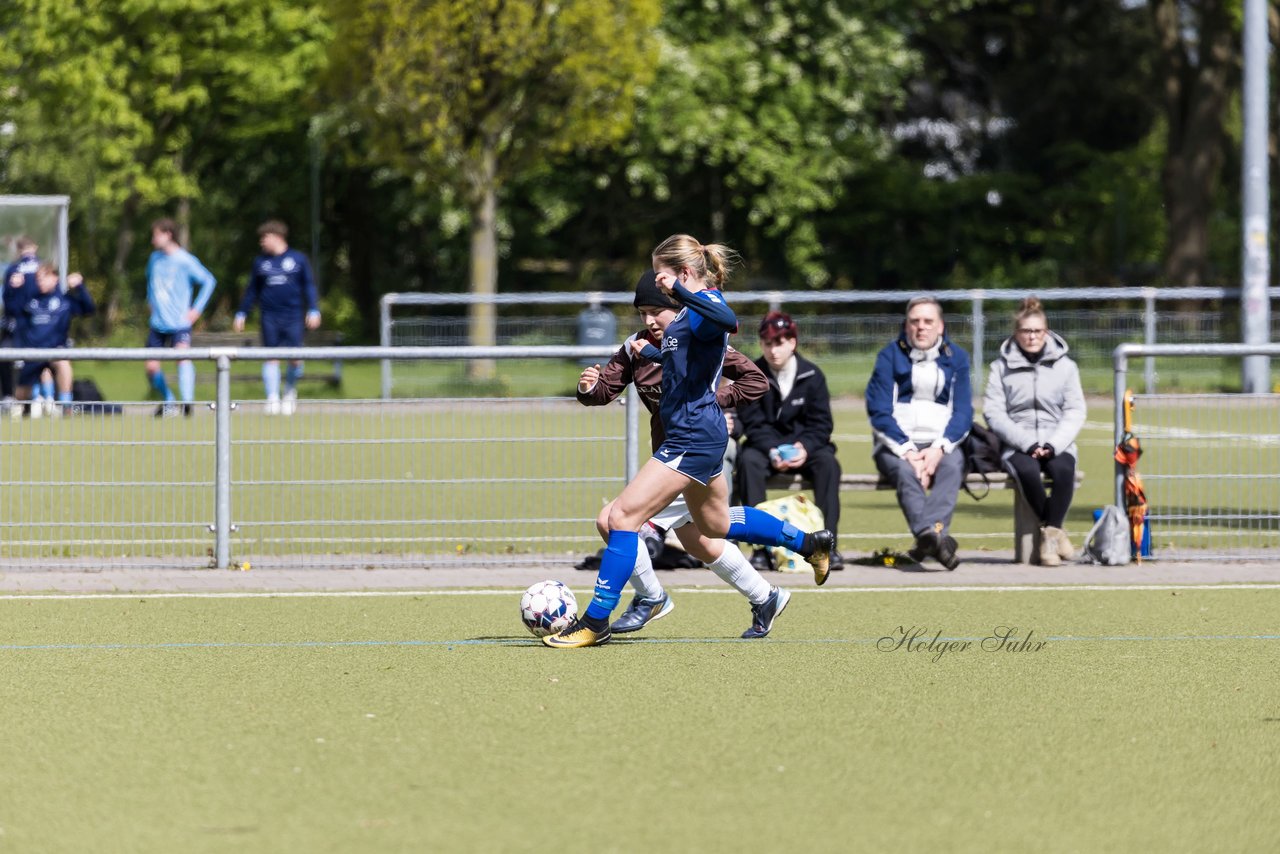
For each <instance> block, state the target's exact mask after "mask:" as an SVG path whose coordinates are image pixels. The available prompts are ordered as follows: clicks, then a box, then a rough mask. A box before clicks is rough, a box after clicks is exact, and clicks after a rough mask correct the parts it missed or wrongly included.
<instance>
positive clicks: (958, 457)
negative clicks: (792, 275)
mask: <svg viewBox="0 0 1280 854" xmlns="http://www.w3.org/2000/svg"><path fill="white" fill-rule="evenodd" d="M945 333H946V329H945V326H944V323H943V319H942V304H941V303H939V302H938V300H937V299H935V298H934V297H930V296H922V297H916V298H915V299H913V300H911V301H910V302H908V303H907V318H906V322H905V323H904V324H903V329H902V332H900V333H899V334H898V338H897V340H895V341H893V342H892V343H891V344H889V345H887V346H886V347H885V348H884V349H883V350H881V351H880V353H879V355H877V356H876V365H875V368H874V369H873V371H872V373H871V381H870V382H869V383H868V384H867V415H868V416H870V419H871V432H872V435H873V437H874V440H875V444H874V445H873V448H872V457H873V459H874V460H875V463H876V468H877V469H878V470H879V471H880V474H881V475H882V476H883V477H884V478H885V480H887V481H889V483H891V484H893V487H894V489H895V490H896V491H897V494H898V506H899V507H901V508H902V513H903V515H904V516H906V519H907V524H908V525H909V526H910V528H911V533H912V534H913V535H914V536H915V538H916V541H915V546H914V547H913V548H912V549H911V552H910V556H911V558H912V559H913V560H915V561H917V562H923V561H924V560H925V559H926V558H934V559H935V560H937V561H938V563H940V564H942V565H943V566H944V567H945V568H946V569H955V568H956V566H958V565H959V563H960V558H959V557H958V556H957V554H956V548H957V544H956V541H955V538H953V537H952V536H951V533H950V528H951V515H952V513H954V512H955V508H956V499H957V497H958V496H959V494H960V486H961V484H962V483H963V481H964V451H963V449H962V447H961V444H962V443H963V442H964V438H965V436H967V435H969V428H970V426H971V425H972V424H973V400H972V390H971V384H970V380H969V354H968V353H966V352H965V351H964V350H963V349H961V348H960V347H958V346H957V345H956V344H954V343H952V342H951V340H950V339H948V338H947V336H946V334H945Z"/></svg>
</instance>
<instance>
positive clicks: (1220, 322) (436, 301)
mask: <svg viewBox="0 0 1280 854" xmlns="http://www.w3.org/2000/svg"><path fill="white" fill-rule="evenodd" d="M1269 294H1270V297H1271V299H1277V298H1280V288H1271V289H1270V291H1269ZM915 295H916V294H915V293H913V292H903V291H781V290H767V291H732V292H731V293H730V294H729V296H730V300H731V302H732V304H733V305H734V306H735V308H736V309H737V310H738V314H739V317H740V318H742V330H743V331H742V333H740V334H739V335H738V336H736V337H735V338H734V339H733V345H734V346H735V347H737V348H738V349H740V350H742V351H743V352H745V353H747V354H748V355H750V356H752V357H755V356H757V355H759V352H758V345H757V342H756V337H755V335H754V334H753V333H754V326H753V323H754V321H755V320H756V319H758V318H757V316H758V315H763V313H764V312H765V311H767V310H769V309H775V308H781V309H784V310H786V311H788V312H790V313H791V314H792V315H794V316H795V317H796V319H797V321H798V322H799V323H800V328H801V337H802V347H803V349H804V350H805V352H806V354H807V355H809V356H810V357H812V358H814V360H815V361H816V362H817V363H818V364H819V365H820V366H821V367H822V369H823V371H824V372H825V373H826V374H827V375H828V379H829V380H830V382H831V385H832V387H833V392H834V393H837V394H839V393H852V394H861V393H862V390H863V389H864V388H865V383H866V378H867V377H869V376H870V373H871V366H872V363H873V361H874V358H875V353H876V352H877V351H878V350H879V349H880V348H881V347H882V346H884V344H885V343H887V342H888V340H890V339H891V338H892V337H893V335H894V334H896V330H897V329H898V328H899V327H900V326H901V323H902V317H901V314H900V313H879V312H878V313H875V314H868V313H866V312H854V313H842V312H841V311H840V310H839V309H841V308H842V307H847V308H857V307H865V306H880V307H883V306H885V305H902V304H905V302H906V301H907V300H908V299H909V298H910V297H912V296H915ZM1030 295H1035V296H1037V297H1039V299H1040V300H1041V301H1042V302H1043V303H1044V304H1045V307H1046V312H1047V313H1048V317H1049V325H1050V327H1051V328H1053V329H1054V330H1055V331H1057V332H1059V333H1061V334H1063V336H1064V337H1065V338H1066V339H1067V342H1068V344H1069V345H1070V346H1071V347H1072V349H1073V355H1074V356H1075V358H1076V362H1077V363H1078V364H1079V365H1080V366H1081V373H1082V378H1083V380H1084V383H1085V389H1086V391H1089V392H1093V393H1098V394H1106V393H1108V392H1109V390H1110V387H1111V382H1110V380H1111V352H1112V350H1113V349H1114V348H1115V347H1116V346H1117V345H1118V344H1122V343H1125V342H1134V341H1141V342H1143V343H1145V344H1147V345H1154V344H1157V343H1159V342H1161V341H1165V342H1177V343H1182V344H1210V343H1218V342H1221V341H1223V340H1226V339H1227V337H1228V336H1229V335H1231V334H1234V330H1235V328H1236V327H1235V324H1236V323H1237V322H1238V316H1239V311H1238V309H1236V308H1228V307H1227V306H1226V305H1222V303H1223V302H1224V301H1226V302H1230V301H1238V300H1239V297H1240V290H1239V289H1238V288H1205V287H1200V288H1139V287H1089V288H1043V289H1036V288H1017V289H1013V288H1011V289H998V290H993V289H970V290H957V291H939V292H936V293H935V296H937V297H938V299H939V300H940V301H941V302H943V303H944V304H945V305H946V306H947V325H948V333H949V335H950V337H951V338H952V340H954V341H956V342H958V343H959V344H960V345H961V346H963V347H965V348H966V349H968V350H969V352H970V356H971V357H972V360H973V366H974V371H973V380H974V388H975V389H977V390H978V391H979V393H980V392H981V389H982V386H983V385H984V383H985V381H986V365H987V363H989V362H990V361H991V360H992V359H993V358H994V357H995V355H996V349H997V348H998V347H999V345H1000V343H1001V342H1002V341H1003V340H1004V339H1005V338H1007V337H1008V336H1009V333H1010V329H1009V321H1010V317H1011V313H1012V310H1013V308H1014V307H1015V304H1016V302H1017V301H1018V300H1021V299H1023V298H1024V297H1026V296H1030ZM632 298H633V295H632V293H631V292H630V291H629V290H627V291H621V292H591V293H572V292H556V293H533V294H494V295H491V296H479V295H475V294H456V293H455V294H444V293H393V294H386V295H384V296H383V297H382V299H381V301H380V305H379V317H380V336H381V337H380V339H379V340H380V343H381V344H383V345H384V346H399V345H410V346H415V345H416V346H422V345H430V346H438V345H444V344H449V345H458V344H465V343H467V341H466V335H467V326H466V323H463V322H459V317H458V316H457V314H456V313H457V311H458V310H459V309H461V308H463V307H466V306H471V305H477V304H491V305H494V306H497V307H498V309H499V316H498V319H497V324H498V335H497V340H498V343H499V344H520V343H529V344H533V343H538V344H553V343H569V342H572V341H574V340H576V334H577V324H576V320H575V314H576V312H577V311H578V310H579V309H581V308H582V307H584V306H585V305H586V304H588V303H590V302H599V303H601V304H602V305H609V306H625V307H627V308H628V309H629V308H630V306H631V301H632ZM1192 302H1199V303H1201V304H1202V306H1214V304H1215V303H1216V304H1218V305H1216V306H1214V307H1213V308H1212V309H1211V310H1206V308H1205V307H1199V308H1197V309H1195V310H1186V306H1187V304H1188V303H1192ZM400 308H404V309H407V310H409V311H416V312H419V313H418V314H416V315H408V316H406V315H405V314H403V313H400V314H397V309H400ZM966 308H967V310H964V309H966ZM957 309H959V310H957ZM433 310H439V313H437V312H433ZM557 310H559V311H557ZM879 311H880V312H882V311H883V308H881V309H880V310H879ZM421 312H426V314H422V313H421ZM444 312H448V314H446V313H444ZM535 312H536V313H535ZM1272 326H1273V332H1272V334H1273V336H1274V337H1275V338H1277V339H1280V312H1274V313H1273V314H1272ZM637 327H638V324H637ZM627 330H628V327H627V325H626V324H623V325H621V326H620V327H619V333H620V334H619V336H618V337H619V340H621V338H623V337H625V335H626V331H627ZM1143 367H1144V370H1143V388H1144V390H1145V392H1146V393H1148V394H1154V393H1155V391H1156V389H1157V388H1158V387H1159V386H1160V384H1161V378H1160V377H1159V376H1158V373H1157V371H1156V362H1155V359H1154V358H1152V359H1146V360H1145V362H1144V366H1143ZM1220 368H1221V366H1220V365H1218V364H1216V363H1215V364H1212V365H1210V364H1207V363H1206V364H1195V363H1188V362H1186V361H1185V360H1184V362H1183V363H1181V364H1180V365H1179V373H1178V375H1177V376H1173V377H1169V378H1166V381H1165V383H1164V385H1165V386H1166V387H1168V386H1171V385H1173V384H1175V383H1176V384H1178V385H1184V386H1186V385H1190V386H1193V387H1200V386H1204V387H1209V386H1217V385H1220V384H1222V383H1223V381H1224V378H1223V377H1221V376H1220V373H1221V371H1220V370H1219V369H1220ZM1237 379H1238V377H1237ZM1228 381H1229V378H1228ZM396 385H397V383H396V381H395V378H394V377H393V375H392V371H391V366H390V363H389V362H387V363H384V369H383V387H382V394H383V396H384V397H391V396H392V394H393V393H394V392H395V391H396ZM404 385H405V386H408V387H410V388H411V389H412V388H413V387H414V384H413V383H412V382H411V378H406V381H405V383H404Z"/></svg>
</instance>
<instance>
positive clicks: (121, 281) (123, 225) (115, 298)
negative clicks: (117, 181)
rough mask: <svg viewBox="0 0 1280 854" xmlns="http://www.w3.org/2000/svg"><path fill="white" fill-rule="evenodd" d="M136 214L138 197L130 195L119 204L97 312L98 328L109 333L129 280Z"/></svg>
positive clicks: (106, 333) (105, 333)
mask: <svg viewBox="0 0 1280 854" xmlns="http://www.w3.org/2000/svg"><path fill="white" fill-rule="evenodd" d="M137 216H138V197H137V196H136V195H131V196H129V198H127V199H125V202H124V204H123V205H121V206H120V222H119V224H118V225H117V226H116V254H115V257H114V258H112V259H111V273H110V275H109V276H107V289H106V293H105V294H103V299H102V304H103V310H102V311H101V312H99V315H100V320H99V328H100V329H101V331H102V334H103V335H109V334H110V333H111V330H112V329H114V328H115V325H116V323H117V322H119V320H120V293H121V291H122V290H123V288H124V287H125V284H126V283H127V282H128V281H129V271H128V270H126V269H125V265H126V264H128V263H129V253H130V252H131V251H133V238H134V235H133V227H134V220H135V219H136V218H137Z"/></svg>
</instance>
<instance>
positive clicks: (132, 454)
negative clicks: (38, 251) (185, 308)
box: [0, 346, 1280, 570]
mask: <svg viewBox="0 0 1280 854" xmlns="http://www.w3.org/2000/svg"><path fill="white" fill-rule="evenodd" d="M465 349H466V350H467V352H469V353H471V354H472V355H473V356H474V357H475V358H477V359H478V358H481V357H483V358H485V359H495V360H498V361H499V362H501V363H502V364H510V365H513V366H517V367H516V368H515V369H516V370H518V371H519V370H523V371H526V372H527V371H531V370H532V369H533V366H534V365H537V364H542V363H545V362H552V363H557V364H559V363H562V362H567V361H568V362H572V361H576V360H577V359H580V358H583V357H584V356H590V357H591V358H597V359H598V358H601V357H602V356H603V354H604V353H607V352H608V351H607V350H605V351H598V352H595V353H590V352H583V351H584V350H585V348H505V349H504V348H479V349H477V348H465ZM1121 349H1122V350H1123V349H1126V348H1121ZM1130 349H1131V350H1132V353H1131V354H1129V355H1128V356H1127V357H1125V358H1120V357H1117V372H1116V374H1115V378H1116V379H1115V381H1116V382H1117V383H1118V384H1119V383H1124V382H1125V381H1126V380H1127V379H1128V378H1129V374H1128V373H1127V371H1128V368H1129V366H1130V363H1131V364H1132V365H1133V366H1135V367H1139V368H1141V366H1142V365H1144V364H1145V362H1144V360H1145V359H1146V358H1148V357H1149V358H1152V359H1154V360H1155V362H1156V365H1157V367H1158V369H1159V370H1161V371H1166V370H1168V371H1172V370H1178V369H1180V368H1178V365H1180V364H1181V363H1182V362H1183V361H1184V360H1187V359H1203V360H1214V359H1216V360H1219V361H1221V360H1223V359H1232V360H1238V359H1239V358H1240V357H1241V356H1242V355H1244V352H1245V351H1244V350H1242V349H1241V348H1240V347H1239V346H1237V347H1235V348H1231V347H1226V348H1222V347H1217V348H1215V347H1207V346H1201V347H1195V346H1184V347H1181V348H1176V347H1170V346H1165V347H1154V348H1142V347H1135V348H1130ZM1179 349H1180V350H1181V351H1182V352H1172V351H1175V350H1179ZM23 352H26V351H14V354H15V356H16V357H21V353H23ZM31 352H35V351H31ZM231 352H232V351H226V350H219V351H213V350H192V351H190V355H192V356H193V357H194V358H196V359H205V360H216V361H217V364H218V377H219V382H218V383H217V390H216V398H215V399H214V400H204V401H199V402H197V403H196V404H195V405H193V406H192V407H190V408H189V409H188V410H186V414H184V410H183V408H182V407H176V408H167V407H164V406H158V405H157V404H156V403H154V402H124V403H96V404H71V405H67V406H64V407H61V408H54V409H53V410H52V411H44V410H43V409H41V410H39V412H40V414H41V416H42V417H40V418H35V417H33V416H34V415H35V414H36V411H37V410H36V409H35V408H29V411H25V410H24V408H14V409H11V410H10V411H9V412H8V413H3V417H0V471H2V472H3V476H4V485H5V491H4V501H5V512H4V513H3V514H0V564H3V566H4V568H5V569H7V570H14V569H22V568H25V567H31V568H46V567H50V568H81V569H93V568H105V567H127V568H138V567H148V566H164V567H184V568H193V569H195V568H201V567H210V566H215V567H235V566H244V565H246V564H247V565H250V566H255V567H302V566H316V567H389V566H421V567H429V566H436V565H455V564H459V563H464V564H466V565H499V564H503V563H507V562H512V561H518V562H520V563H524V564H528V563H552V562H554V563H561V564H563V563H564V562H565V561H566V560H573V561H574V562H576V561H577V560H578V559H580V558H581V556H582V555H584V554H587V553H590V552H592V551H594V550H595V549H597V548H598V547H599V543H598V540H597V538H596V535H595V532H594V530H593V526H592V524H591V520H593V519H594V518H595V516H596V514H597V513H598V511H599V509H600V508H601V506H603V504H604V502H606V501H607V500H608V499H610V498H611V497H613V496H614V495H616V494H617V493H618V491H619V490H620V488H621V487H622V485H623V484H624V483H625V481H626V480H627V479H628V477H630V476H631V475H632V474H633V473H634V470H635V468H634V467H635V464H636V461H637V459H638V458H639V457H643V456H647V451H646V450H643V449H641V447H640V440H639V422H640V415H639V412H640V410H639V407H638V405H637V404H636V401H635V399H634V397H633V396H632V397H630V398H628V399H627V401H626V402H627V406H625V407H624V406H621V405H616V406H606V407H582V406H581V405H579V404H578V403H577V402H576V400H574V399H573V398H570V397H567V396H564V395H542V396H537V395H531V396H525V397H519V398H507V397H480V396H470V397H456V396H441V397H434V398H432V397H416V398H393V399H374V400H305V401H302V402H300V403H299V406H298V409H297V412H296V413H295V414H294V415H292V416H290V417H282V416H280V415H272V414H269V413H268V411H267V409H266V407H265V405H264V402H263V401H260V400H251V401H241V402H236V401H233V400H231V398H230V382H229V374H230V371H231V365H232V361H231V358H230V355H229V353H231ZM460 352H461V351H460V350H459V349H458V348H439V349H436V350H424V349H421V348H327V349H325V348H321V349H318V350H299V351H296V352H294V351H288V350H263V349H261V348H246V349H243V350H238V351H234V356H235V358H236V359H237V360H242V361H247V362H249V363H256V362H257V361H260V360H262V359H267V358H286V359H287V358H294V357H295V356H296V357H309V358H314V359H332V358H338V357H341V358H344V359H347V360H352V361H354V360H358V359H383V358H392V359H395V360H399V359H411V360H414V361H422V362H434V363H439V365H440V366H441V367H442V368H448V369H449V370H456V371H461V372H465V371H466V368H465V367H464V366H465V364H467V363H468V361H474V359H473V360H463V359H461V358H460V357H459V353H460ZM1250 352H1252V351H1250ZM1268 354H1269V355H1272V356H1277V355H1280V347H1276V348H1272V350H1269V351H1268ZM48 355H49V354H48V353H46V354H45V356H44V357H45V358H47V357H48ZM58 355H60V356H69V357H71V358H73V359H104V358H106V359H113V360H135V361H141V360H142V359H145V358H156V357H160V358H171V356H172V352H171V351H159V352H158V351H149V350H121V351H102V350H82V351H60V352H59V354H58ZM28 358H36V357H34V356H30V357H28ZM1121 363H1123V364H1121ZM242 370H243V368H242ZM573 370H576V369H573ZM224 380H225V381H224ZM1136 415H1137V420H1136V422H1135V427H1134V429H1135V432H1137V433H1138V434H1139V436H1140V437H1141V438H1142V440H1143V442H1144V447H1145V449H1146V455H1145V456H1144V457H1143V458H1142V461H1141V473H1142V474H1143V476H1144V478H1145V479H1146V482H1147V492H1148V499H1149V502H1150V516H1149V520H1150V523H1151V528H1152V533H1153V535H1154V536H1153V538H1154V542H1155V546H1156V556H1157V557H1158V558H1164V559H1179V560H1180V559H1188V558H1192V559H1194V558H1227V559H1231V558H1249V557H1258V556H1271V555H1274V554H1275V553H1276V552H1275V550H1276V548H1277V547H1280V542H1277V541H1278V540H1280V398H1277V397H1276V396H1273V395H1260V396H1247V395H1225V394H1218V393H1214V394H1156V395H1139V396H1138V405H1137V410H1136ZM170 416H172V417H170ZM858 424H859V426H861V423H860V422H858ZM859 436H861V434H859ZM1096 438H1097V441H1098V442H1104V441H1105V440H1104V439H1103V438H1102V436H1097V437H1096ZM841 447H842V457H845V459H846V470H847V471H861V470H862V469H860V468H859V463H862V464H866V465H869V463H868V461H867V460H868V459H869V457H867V459H863V457H865V456H866V451H867V448H868V445H867V444H866V442H863V441H852V440H850V439H849V438H848V437H842V438H841ZM850 454H853V455H854V456H853V457H849V455H850ZM868 470H869V469H868ZM1099 474H1100V475H1101V472H1099ZM885 500H890V499H888V498H886V499H885ZM1117 500H1121V499H1120V498H1119V497H1118V496H1117ZM980 510H981V511H982V513H983V514H985V515H984V516H983V519H984V524H987V523H989V527H990V533H991V535H992V536H1000V537H1003V536H1007V526H1008V524H1009V520H1008V518H1007V515H1006V514H1004V513H1001V512H997V511H996V510H993V508H992V507H990V506H987V505H984V506H983V507H982V508H980ZM988 516H990V518H989V519H988V518H987V517H988ZM851 518H853V517H852V516H851ZM853 527H854V529H855V530H851V531H850V534H851V535H855V536H853V539H855V540H856V539H857V538H856V533H857V532H856V525H855V526H853ZM984 530H985V529H984ZM1001 531H1004V533H997V532H1001Z"/></svg>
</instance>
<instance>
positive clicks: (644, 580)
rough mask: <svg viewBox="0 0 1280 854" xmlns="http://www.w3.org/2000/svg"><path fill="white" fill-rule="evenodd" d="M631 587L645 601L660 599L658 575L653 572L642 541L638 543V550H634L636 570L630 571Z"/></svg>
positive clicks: (660, 587)
mask: <svg viewBox="0 0 1280 854" xmlns="http://www.w3.org/2000/svg"><path fill="white" fill-rule="evenodd" d="M631 586H632V587H634V588H635V589H636V593H638V594H639V595H641V596H643V597H644V598H646V599H661V598H662V594H663V590H662V584H661V583H660V582H659V581H658V573H656V572H654V571H653V559H652V558H650V557H649V550H648V549H647V548H645V545H644V540H641V541H640V548H638V549H636V568H635V569H633V570H631Z"/></svg>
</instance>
